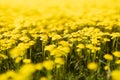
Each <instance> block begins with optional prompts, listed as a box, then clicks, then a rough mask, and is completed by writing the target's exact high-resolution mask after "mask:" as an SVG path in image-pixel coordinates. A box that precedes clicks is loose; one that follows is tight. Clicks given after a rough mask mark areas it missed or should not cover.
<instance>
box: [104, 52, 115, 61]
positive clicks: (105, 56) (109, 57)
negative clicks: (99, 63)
mask: <svg viewBox="0 0 120 80" xmlns="http://www.w3.org/2000/svg"><path fill="white" fill-rule="evenodd" d="M104 58H105V59H107V60H110V61H111V60H113V56H112V55H110V54H105V55H104Z"/></svg>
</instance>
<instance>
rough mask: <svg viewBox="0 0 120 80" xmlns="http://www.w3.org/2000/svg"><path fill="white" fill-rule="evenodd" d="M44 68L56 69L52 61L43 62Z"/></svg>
mask: <svg viewBox="0 0 120 80" xmlns="http://www.w3.org/2000/svg"><path fill="white" fill-rule="evenodd" d="M43 67H45V68H46V69H47V70H52V69H53V67H54V62H53V61H51V60H48V61H44V62H43Z"/></svg>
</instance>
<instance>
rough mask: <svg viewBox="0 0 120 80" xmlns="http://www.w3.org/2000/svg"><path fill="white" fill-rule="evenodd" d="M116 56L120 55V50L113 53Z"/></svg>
mask: <svg viewBox="0 0 120 80" xmlns="http://www.w3.org/2000/svg"><path fill="white" fill-rule="evenodd" d="M112 54H113V55H114V56H115V57H120V51H115V52H113V53H112Z"/></svg>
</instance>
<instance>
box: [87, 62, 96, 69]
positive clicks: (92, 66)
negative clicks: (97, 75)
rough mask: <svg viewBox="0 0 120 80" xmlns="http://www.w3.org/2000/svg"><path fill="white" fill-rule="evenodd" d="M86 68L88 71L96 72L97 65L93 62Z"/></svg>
mask: <svg viewBox="0 0 120 80" xmlns="http://www.w3.org/2000/svg"><path fill="white" fill-rule="evenodd" d="M87 68H88V69H90V70H97V68H98V65H97V63H95V62H91V63H88V65H87Z"/></svg>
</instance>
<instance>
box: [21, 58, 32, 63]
mask: <svg viewBox="0 0 120 80" xmlns="http://www.w3.org/2000/svg"><path fill="white" fill-rule="evenodd" d="M23 62H24V63H26V64H27V63H31V60H30V59H24V60H23Z"/></svg>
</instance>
